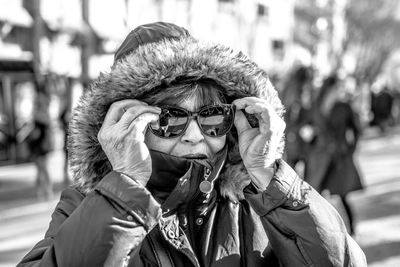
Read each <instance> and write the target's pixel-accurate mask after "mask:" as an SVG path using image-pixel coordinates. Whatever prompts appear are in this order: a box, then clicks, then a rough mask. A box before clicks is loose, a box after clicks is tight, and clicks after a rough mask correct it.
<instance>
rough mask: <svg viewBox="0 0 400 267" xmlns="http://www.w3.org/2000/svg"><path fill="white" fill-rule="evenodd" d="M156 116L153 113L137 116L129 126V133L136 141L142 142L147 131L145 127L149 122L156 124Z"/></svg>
mask: <svg viewBox="0 0 400 267" xmlns="http://www.w3.org/2000/svg"><path fill="white" fill-rule="evenodd" d="M157 120H158V115H157V114H154V113H143V114H141V115H139V116H138V117H137V118H136V119H135V120H134V121H133V122H132V123H131V125H130V126H129V129H128V131H129V133H130V134H131V135H132V136H133V137H134V138H135V139H138V140H141V141H144V135H145V133H146V130H147V125H148V124H149V123H151V122H156V121H157Z"/></svg>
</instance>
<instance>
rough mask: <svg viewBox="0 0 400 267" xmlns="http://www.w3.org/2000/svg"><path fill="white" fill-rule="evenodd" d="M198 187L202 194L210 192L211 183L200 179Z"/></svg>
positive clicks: (211, 188)
mask: <svg viewBox="0 0 400 267" xmlns="http://www.w3.org/2000/svg"><path fill="white" fill-rule="evenodd" d="M199 189H200V191H201V192H202V193H204V194H210V193H211V191H212V190H213V184H212V183H211V182H209V181H202V182H201V183H200V185H199Z"/></svg>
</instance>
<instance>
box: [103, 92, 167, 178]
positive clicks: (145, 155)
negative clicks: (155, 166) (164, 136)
mask: <svg viewBox="0 0 400 267" xmlns="http://www.w3.org/2000/svg"><path fill="white" fill-rule="evenodd" d="M160 112H161V109H160V108H158V107H152V106H149V105H148V104H146V103H144V102H141V101H138V100H133V99H127V100H121V101H118V102H115V103H113V104H112V105H111V107H110V109H109V110H108V112H107V114H106V117H105V119H104V122H103V125H102V126H101V129H100V131H99V133H98V136H97V138H98V140H99V142H100V145H101V147H102V148H103V151H104V152H105V153H106V155H107V158H108V160H109V161H110V163H111V165H112V167H113V169H114V170H115V171H118V172H121V173H124V174H126V175H128V176H130V177H132V178H134V179H135V180H137V181H139V182H140V183H142V184H143V185H146V184H147V182H148V180H149V179H150V175H151V158H150V153H149V150H148V148H147V146H146V144H145V143H144V134H145V131H146V128H147V124H148V123H150V122H152V121H157V120H158V115H159V114H160Z"/></svg>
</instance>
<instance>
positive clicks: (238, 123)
mask: <svg viewBox="0 0 400 267" xmlns="http://www.w3.org/2000/svg"><path fill="white" fill-rule="evenodd" d="M234 124H235V127H236V129H237V131H238V134H239V135H240V134H241V133H242V132H244V131H246V130H248V129H251V125H250V124H249V122H248V121H247V119H246V116H244V114H243V112H242V111H241V110H236V114H235V121H234Z"/></svg>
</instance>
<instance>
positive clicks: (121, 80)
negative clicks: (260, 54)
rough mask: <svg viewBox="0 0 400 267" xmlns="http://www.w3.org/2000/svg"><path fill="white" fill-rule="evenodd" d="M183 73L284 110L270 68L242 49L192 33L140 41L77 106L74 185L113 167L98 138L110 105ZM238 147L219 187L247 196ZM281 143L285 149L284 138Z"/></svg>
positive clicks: (71, 145)
mask: <svg viewBox="0 0 400 267" xmlns="http://www.w3.org/2000/svg"><path fill="white" fill-rule="evenodd" d="M182 77H198V78H210V79H213V80H215V81H216V82H217V83H218V84H220V85H221V86H222V87H223V88H224V89H225V90H226V91H225V92H224V93H225V94H226V95H227V96H229V97H232V98H241V97H244V96H257V97H261V98H264V99H266V100H267V101H268V102H269V103H271V105H272V106H273V107H274V108H275V110H276V111H277V113H278V114H279V115H280V116H283V112H284V109H283V106H282V103H281V101H280V99H279V98H278V94H277V91H276V90H275V89H274V88H273V86H272V84H271V83H270V81H269V79H268V76H267V74H266V73H265V72H264V71H263V70H262V69H260V68H259V67H258V66H257V65H256V64H255V63H253V62H252V61H251V60H249V59H248V58H247V57H246V56H245V55H244V54H243V53H241V52H239V53H236V52H234V51H233V50H231V49H230V48H228V47H225V46H222V45H212V44H207V43H201V42H199V41H197V40H195V39H193V38H191V37H188V38H184V39H180V40H165V41H162V42H158V43H150V44H146V45H143V46H140V47H139V48H137V49H136V50H135V51H133V52H132V53H131V54H129V55H128V56H126V57H125V58H124V59H123V60H121V61H119V62H117V64H116V65H115V66H114V67H113V68H112V69H111V70H110V71H109V72H108V73H102V74H101V75H100V76H99V77H98V78H97V80H95V81H94V82H93V83H92V84H91V85H90V87H89V88H88V89H87V91H86V92H85V94H84V95H83V96H82V97H81V99H80V101H79V103H78V106H77V107H76V109H75V110H74V113H73V116H72V120H71V124H70V132H69V138H68V152H69V156H70V167H71V170H72V172H73V177H74V180H75V183H76V186H77V187H78V188H79V189H80V190H81V191H82V192H83V193H88V192H90V191H92V190H93V188H94V187H95V185H96V184H97V183H98V182H99V181H100V180H101V179H102V177H104V176H105V174H107V173H108V172H110V171H111V169H112V168H111V164H110V163H109V161H108V160H107V157H106V155H105V153H104V152H103V150H102V149H101V146H100V144H99V142H98V140H97V134H98V132H99V130H100V128H101V125H102V122H103V120H104V118H105V115H106V113H107V110H108V108H109V107H110V105H111V104H112V103H113V102H115V101H118V100H122V99H126V98H132V99H134V98H139V97H140V96H141V95H143V94H147V93H149V92H151V91H152V90H154V88H156V87H157V86H159V85H161V84H169V83H171V82H173V81H174V80H176V79H177V78H178V79H179V78H182ZM236 142H237V141H236ZM236 147H237V146H232V147H231V149H230V151H229V152H228V153H229V154H228V162H227V164H230V166H231V168H228V169H229V170H228V171H227V172H226V173H225V174H222V175H221V177H222V181H221V193H222V194H223V195H224V196H226V197H229V198H230V199H231V200H233V201H237V200H238V199H242V198H243V192H242V190H243V188H244V186H245V185H246V183H247V184H248V181H249V179H250V178H249V177H248V174H247V172H246V171H245V169H244V167H243V164H242V162H241V160H239V161H238V160H234V159H237V158H238V153H239V152H238V150H237V148H236ZM281 147H282V148H281V150H282V149H283V142H282V144H281ZM239 158H240V157H239ZM236 165H237V166H236Z"/></svg>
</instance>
